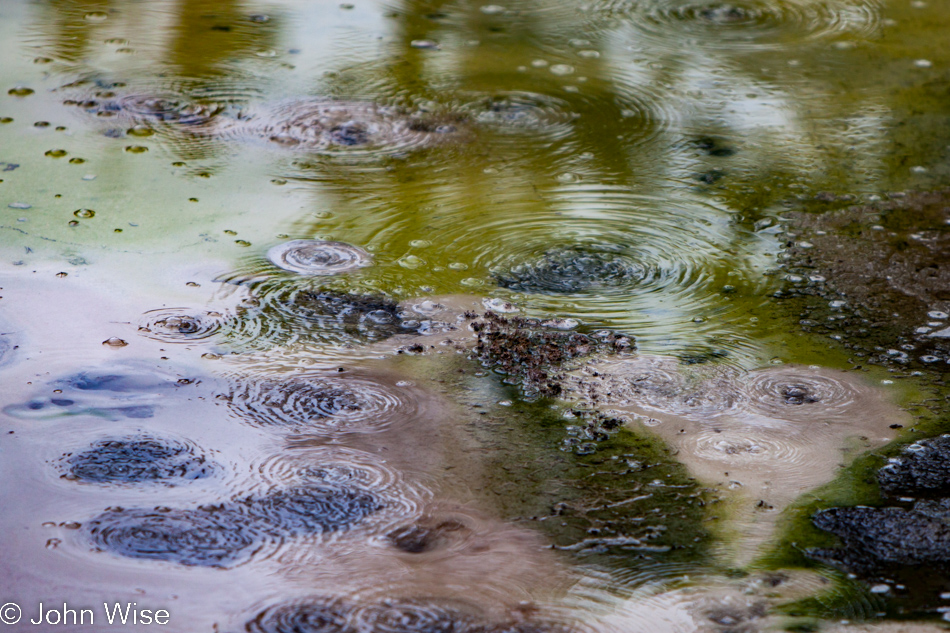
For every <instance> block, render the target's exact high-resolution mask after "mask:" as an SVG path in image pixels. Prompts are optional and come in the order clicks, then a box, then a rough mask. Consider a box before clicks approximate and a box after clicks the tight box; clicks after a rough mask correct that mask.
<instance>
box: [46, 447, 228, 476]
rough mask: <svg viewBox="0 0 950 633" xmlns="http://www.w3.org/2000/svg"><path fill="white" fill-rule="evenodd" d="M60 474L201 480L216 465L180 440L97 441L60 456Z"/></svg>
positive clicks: (209, 473) (212, 470)
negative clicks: (88, 447) (61, 463)
mask: <svg viewBox="0 0 950 633" xmlns="http://www.w3.org/2000/svg"><path fill="white" fill-rule="evenodd" d="M63 466H64V467H65V468H66V474H65V475H64V477H66V478H67V479H72V480H75V481H82V482H89V483H103V484H118V483H124V484H128V483H142V482H149V481H163V482H168V483H173V482H175V481H179V480H191V479H201V478H204V477H208V476H210V475H211V474H212V473H213V472H214V470H215V468H216V465H215V464H214V463H213V462H210V461H208V460H207V459H206V458H205V457H204V456H203V455H201V454H198V453H197V452H196V450H195V447H193V446H191V445H190V444H185V443H183V442H176V441H169V440H161V439H157V438H135V437H132V438H122V439H114V440H101V441H99V442H96V443H95V444H93V445H92V447H91V448H90V449H88V450H86V451H83V452H81V453H78V454H74V455H68V456H66V457H65V458H64V459H63Z"/></svg>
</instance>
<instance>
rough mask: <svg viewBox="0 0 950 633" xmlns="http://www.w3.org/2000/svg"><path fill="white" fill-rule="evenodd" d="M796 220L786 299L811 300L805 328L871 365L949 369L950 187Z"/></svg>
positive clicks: (805, 307) (807, 303) (790, 243)
mask: <svg viewBox="0 0 950 633" xmlns="http://www.w3.org/2000/svg"><path fill="white" fill-rule="evenodd" d="M789 215H790V217H791V218H792V222H791V225H790V226H789V228H788V231H787V232H786V234H785V238H786V240H787V241H786V247H787V251H786V256H787V260H786V266H785V267H786V269H787V272H788V279H789V284H788V287H787V288H786V290H785V291H784V293H783V294H784V295H785V296H791V297H804V302H803V306H802V308H801V309H802V313H801V324H802V326H803V327H804V329H805V330H806V331H811V332H816V333H820V334H826V335H828V336H830V337H832V338H834V339H836V340H839V341H841V342H842V343H843V344H844V346H845V347H847V348H850V349H853V350H854V352H855V356H857V357H859V358H866V359H867V360H868V361H874V362H880V363H884V364H901V365H906V366H925V367H928V368H931V369H936V370H938V371H946V370H947V369H950V364H948V360H950V322H948V321H947V318H948V317H947V314H948V313H950V291H948V290H947V288H948V287H950V266H947V262H948V259H950V226H948V224H947V221H948V219H950V191H947V190H942V191H934V192H925V193H909V194H906V195H904V194H899V195H898V194H894V195H892V197H891V200H889V201H887V202H880V203H875V204H871V205H866V206H853V207H848V208H845V209H838V210H832V211H826V212H824V213H806V212H794V213H790V214H789Z"/></svg>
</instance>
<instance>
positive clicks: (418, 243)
mask: <svg viewBox="0 0 950 633" xmlns="http://www.w3.org/2000/svg"><path fill="white" fill-rule="evenodd" d="M409 246H411V247H413V248H426V247H429V246H432V242H430V241H429V240H412V241H411V242H409Z"/></svg>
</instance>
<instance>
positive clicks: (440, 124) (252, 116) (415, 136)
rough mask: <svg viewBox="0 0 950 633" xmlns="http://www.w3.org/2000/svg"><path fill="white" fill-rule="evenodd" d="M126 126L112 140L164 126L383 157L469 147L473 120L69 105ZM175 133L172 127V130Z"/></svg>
mask: <svg viewBox="0 0 950 633" xmlns="http://www.w3.org/2000/svg"><path fill="white" fill-rule="evenodd" d="M65 103H66V104H67V105H73V106H76V107H79V108H81V109H82V110H85V111H86V112H88V113H90V114H93V115H95V116H97V117H99V118H102V119H105V120H107V121H110V122H112V123H113V124H118V125H120V126H121V128H120V129H115V128H112V129H110V130H109V132H110V134H108V135H118V136H121V135H122V134H123V132H122V130H124V129H126V128H128V134H130V135H133V136H143V135H148V134H150V133H151V129H152V128H153V127H157V126H168V125H173V126H177V128H179V129H180V130H181V131H183V132H186V133H188V134H190V135H192V136H196V137H206V138H213V139H221V140H231V139H233V140H241V141H254V140H258V141H264V142H266V143H267V144H268V145H270V146H273V147H279V148H287V149H296V150H304V151H312V152H339V151H353V150H357V151H362V152H364V153H365V152H370V153H371V154H372V153H380V154H392V153H401V152H404V151H409V150H414V149H422V148H427V147H435V146H438V145H444V144H446V143H459V142H465V141H467V140H468V139H469V138H470V130H469V123H468V117H467V116H465V115H463V114H461V113H452V112H446V113H442V114H433V113H429V112H421V111H413V110H407V109H403V108H399V107H395V106H385V105H379V104H376V103H372V102H365V101H344V100H335V99H327V98H319V97H311V98H299V99H290V100H286V101H281V102H276V103H262V104H252V105H247V106H237V105H234V104H228V103H216V102H208V101H200V100H193V99H189V98H188V97H185V96H182V95H175V94H127V95H123V96H117V95H116V93H115V92H114V91H111V90H105V91H99V92H96V93H94V94H92V95H86V96H85V97H84V98H74V99H68V100H66V101H65ZM166 129H170V128H166Z"/></svg>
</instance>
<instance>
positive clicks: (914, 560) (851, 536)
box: [807, 504, 950, 573]
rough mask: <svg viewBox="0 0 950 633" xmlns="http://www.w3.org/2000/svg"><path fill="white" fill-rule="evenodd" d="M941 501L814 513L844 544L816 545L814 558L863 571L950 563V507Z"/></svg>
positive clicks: (822, 526) (810, 552)
mask: <svg viewBox="0 0 950 633" xmlns="http://www.w3.org/2000/svg"><path fill="white" fill-rule="evenodd" d="M947 510H948V509H947V508H945V507H941V506H940V505H939V504H918V505H917V506H915V507H914V509H912V510H905V509H903V508H893V507H888V508H868V507H854V508H830V509H827V510H821V511H819V512H817V513H816V514H815V515H814V516H813V517H812V522H813V523H814V524H815V526H816V527H818V528H819V529H822V530H825V531H826V532H831V533H832V534H835V535H836V536H838V537H839V538H840V539H841V542H842V545H843V547H842V548H839V549H811V550H808V552H807V554H808V556H810V557H811V558H815V559H817V560H822V561H825V562H828V563H831V564H835V565H837V566H841V567H844V568H845V569H848V570H851V571H855V572H857V573H868V572H871V571H873V570H875V569H878V568H881V567H884V566H894V565H899V566H904V565H928V566H938V567H941V568H944V567H948V566H950V520H948V519H950V512H948V511H947Z"/></svg>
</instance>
